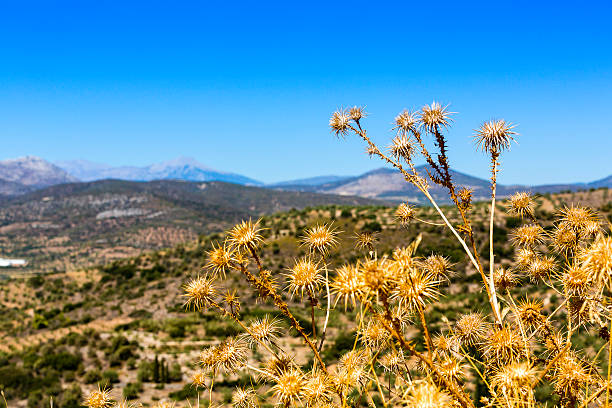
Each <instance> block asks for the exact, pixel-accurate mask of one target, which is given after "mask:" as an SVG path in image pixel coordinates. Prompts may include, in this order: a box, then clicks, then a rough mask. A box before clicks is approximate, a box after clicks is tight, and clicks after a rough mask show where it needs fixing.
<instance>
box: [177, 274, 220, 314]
mask: <svg viewBox="0 0 612 408" xmlns="http://www.w3.org/2000/svg"><path fill="white" fill-rule="evenodd" d="M213 282H214V279H213V278H212V277H208V276H207V275H204V276H198V277H197V278H195V279H193V280H192V281H190V282H188V283H187V284H185V285H183V289H184V290H185V294H184V295H183V296H184V297H186V298H187V300H186V301H185V307H187V308H191V307H193V309H194V310H202V309H205V308H207V307H208V306H210V305H211V304H212V303H214V301H215V297H216V296H217V289H216V288H215V286H214V284H213Z"/></svg>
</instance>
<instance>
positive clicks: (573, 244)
mask: <svg viewBox="0 0 612 408" xmlns="http://www.w3.org/2000/svg"><path fill="white" fill-rule="evenodd" d="M551 239H552V243H553V248H555V249H556V250H557V252H560V253H562V254H567V253H569V252H573V251H576V250H577V249H578V246H579V245H580V232H578V231H575V230H574V229H572V228H571V227H570V226H569V224H567V223H563V222H562V223H559V224H557V225H556V226H555V228H554V230H553V231H552V234H551Z"/></svg>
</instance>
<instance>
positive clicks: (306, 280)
mask: <svg viewBox="0 0 612 408" xmlns="http://www.w3.org/2000/svg"><path fill="white" fill-rule="evenodd" d="M285 276H286V277H287V278H288V281H289V284H288V285H287V289H289V292H291V295H297V294H299V295H300V298H303V297H304V292H306V294H307V295H309V296H315V293H316V292H317V291H318V290H319V288H320V285H321V283H322V282H323V281H324V280H325V278H324V277H323V276H321V269H320V268H319V264H318V262H314V261H313V260H312V259H310V258H308V257H303V258H300V259H298V260H296V262H295V265H294V266H293V268H291V269H289V273H287V274H285Z"/></svg>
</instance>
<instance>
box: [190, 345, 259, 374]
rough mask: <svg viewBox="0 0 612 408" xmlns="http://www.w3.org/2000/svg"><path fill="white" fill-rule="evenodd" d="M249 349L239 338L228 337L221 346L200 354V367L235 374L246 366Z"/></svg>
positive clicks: (210, 348)
mask: <svg viewBox="0 0 612 408" xmlns="http://www.w3.org/2000/svg"><path fill="white" fill-rule="evenodd" d="M246 357H247V347H246V344H245V343H244V341H243V340H242V339H240V338H237V337H228V338H226V339H225V340H223V341H222V342H221V343H220V344H218V345H215V346H211V347H209V348H206V349H204V350H203V351H202V352H201V353H200V365H202V367H203V368H205V369H208V370H211V371H212V372H217V371H218V370H220V369H222V370H224V371H226V372H229V373H234V372H236V371H237V370H239V369H240V368H242V367H243V366H244V364H246Z"/></svg>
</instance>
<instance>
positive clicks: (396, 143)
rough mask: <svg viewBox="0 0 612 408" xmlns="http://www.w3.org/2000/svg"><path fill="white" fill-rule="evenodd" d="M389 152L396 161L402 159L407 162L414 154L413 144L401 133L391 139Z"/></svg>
mask: <svg viewBox="0 0 612 408" xmlns="http://www.w3.org/2000/svg"><path fill="white" fill-rule="evenodd" d="M389 150H390V151H391V154H392V155H393V156H395V157H396V158H397V159H398V160H399V159H404V160H406V161H407V162H408V161H410V159H411V158H412V155H413V154H414V143H413V142H412V140H410V139H409V138H408V137H407V136H406V134H405V133H402V134H400V135H397V136H396V137H394V138H393V140H392V142H391V146H389Z"/></svg>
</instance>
